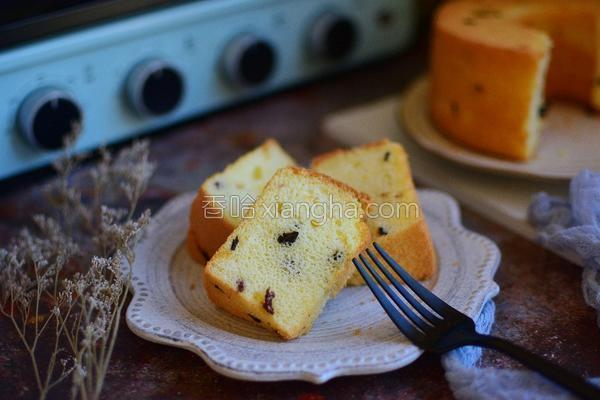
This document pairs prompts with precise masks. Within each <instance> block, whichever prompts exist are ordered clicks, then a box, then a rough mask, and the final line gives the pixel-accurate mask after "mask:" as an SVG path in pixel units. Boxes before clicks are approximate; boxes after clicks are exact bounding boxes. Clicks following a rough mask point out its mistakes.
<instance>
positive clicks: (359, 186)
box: [312, 140, 436, 285]
mask: <svg viewBox="0 0 600 400" xmlns="http://www.w3.org/2000/svg"><path fill="white" fill-rule="evenodd" d="M312 168H313V169H314V170H315V171H317V172H319V173H322V174H325V175H328V176H331V177H332V178H334V179H337V180H339V181H341V182H344V183H345V184H347V185H349V186H351V187H353V188H354V189H356V190H358V191H360V192H364V193H365V194H366V195H368V196H369V197H370V198H371V201H372V202H371V204H369V206H368V207H367V209H366V214H367V224H368V226H369V230H370V232H371V236H372V237H373V240H374V241H376V242H378V243H379V244H381V245H382V246H383V248H384V249H385V250H386V251H387V252H388V253H389V254H390V255H391V256H392V257H393V258H394V259H395V260H396V261H398V262H399V263H400V264H401V265H402V266H403V267H404V268H405V269H406V270H407V271H408V272H409V273H410V274H411V275H412V276H414V277H415V278H417V279H425V278H428V277H430V276H431V275H432V274H433V272H434V271H435V268H436V257H435V251H434V247H433V243H432V241H431V237H430V234H429V229H428V227H427V224H426V221H425V217H424V215H423V211H422V210H421V207H420V205H419V199H418V197H417V192H416V190H415V187H414V184H413V181H412V177H411V172H410V166H409V163H408V157H407V155H406V153H405V151H404V149H403V148H402V146H401V145H400V144H398V143H394V142H391V141H388V140H383V141H379V142H375V143H370V144H366V145H363V146H360V147H355V148H353V149H349V150H334V151H332V152H329V153H326V154H323V155H320V156H318V157H316V158H315V159H313V161H312ZM348 283H349V284H351V285H358V284H364V281H363V279H362V277H361V276H360V275H359V274H358V272H357V271H356V272H355V273H354V275H353V276H352V278H351V279H350V280H349V282H348Z"/></svg>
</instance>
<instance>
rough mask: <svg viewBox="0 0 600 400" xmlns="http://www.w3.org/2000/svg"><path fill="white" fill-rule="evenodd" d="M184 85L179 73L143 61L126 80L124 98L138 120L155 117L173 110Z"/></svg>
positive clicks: (161, 63) (163, 64) (158, 63)
mask: <svg viewBox="0 0 600 400" xmlns="http://www.w3.org/2000/svg"><path fill="white" fill-rule="evenodd" d="M183 92H184V82H183V77H182V75H181V73H180V72H179V70H178V69H177V68H175V67H174V66H173V65H170V64H169V63H167V62H166V61H163V60H159V59H155V60H147V61H144V62H142V63H140V64H138V65H137V66H135V67H134V68H133V70H132V71H131V72H130V73H129V77H128V79H127V97H128V98H129V103H130V104H131V106H132V107H133V109H134V110H135V111H136V112H137V113H138V114H139V115H141V116H147V117H152V116H159V115H164V114H168V113H170V112H171V111H173V110H175V109H176V108H177V106H178V105H179V103H180V102H181V99H182V98H183Z"/></svg>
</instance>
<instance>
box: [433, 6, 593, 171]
mask: <svg viewBox="0 0 600 400" xmlns="http://www.w3.org/2000/svg"><path fill="white" fill-rule="evenodd" d="M599 57H600V3H598V2H595V1H593V0H590V1H586V0H575V1H561V0H537V1H520V2H510V1H501V2H500V1H462V0H461V1H452V2H448V3H446V4H444V5H443V6H442V7H440V9H439V10H438V12H437V14H436V17H435V20H434V27H433V43H432V50H431V67H430V68H431V71H430V72H431V74H430V75H431V78H430V79H431V95H430V112H431V117H432V119H433V121H434V123H435V124H436V125H437V126H438V128H440V130H441V131H442V132H443V133H444V134H445V135H447V136H448V137H449V138H451V139H453V140H455V141H457V142H459V143H462V144H464V145H466V146H468V147H470V148H472V149H474V150H477V151H481V152H484V153H489V154H493V155H496V156H500V157H504V158H509V159H514V160H527V159H529V158H531V157H532V156H533V155H534V154H535V149H536V147H537V144H538V141H539V136H540V133H539V132H540V122H541V118H543V116H544V114H545V111H546V99H564V100H571V101H575V102H578V103H580V104H583V105H585V106H586V107H590V108H592V109H594V110H600V72H599V71H600V63H599V62H598V58H599Z"/></svg>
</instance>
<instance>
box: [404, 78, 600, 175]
mask: <svg viewBox="0 0 600 400" xmlns="http://www.w3.org/2000/svg"><path fill="white" fill-rule="evenodd" d="M428 97H429V82H428V80H427V78H420V79H418V80H417V81H415V83H413V85H412V86H411V87H410V88H409V89H408V90H407V92H406V95H405V96H404V99H403V100H402V110H401V114H402V118H401V119H402V121H401V122H400V123H401V124H403V125H404V126H405V127H406V131H407V132H408V133H409V134H410V136H411V137H412V138H413V139H414V140H415V141H416V142H417V143H418V144H419V145H420V146H421V147H423V148H424V149H426V150H428V151H430V152H432V153H434V154H437V155H439V156H442V157H444V158H446V159H448V160H451V161H454V162H457V163H460V164H463V165H467V166H470V167H474V168H478V169H482V170H486V171H490V172H495V173H500V174H505V175H517V176H524V177H528V178H536V179H570V178H572V177H574V176H575V175H577V174H578V173H579V172H580V171H581V170H582V169H585V168H587V169H592V170H598V169H600V157H598V148H600V118H599V117H598V116H597V115H590V113H589V112H586V111H585V110H584V109H583V107H577V106H574V105H569V104H562V103H552V105H551V106H550V109H549V111H548V115H546V117H545V118H544V125H543V126H542V132H541V136H540V144H539V147H538V149H537V153H536V154H535V156H534V157H533V158H532V159H531V160H529V161H527V162H518V161H510V160H503V159H501V158H496V157H493V156H489V155H486V154H482V153H478V152H475V151H473V150H469V149H468V148H466V147H464V146H461V145H460V144H457V143H455V142H453V141H451V140H450V139H448V138H447V137H446V136H444V135H443V134H442V133H441V132H440V131H439V130H438V129H437V128H436V127H435V125H434V124H433V121H431V118H430V117H429V103H428Z"/></svg>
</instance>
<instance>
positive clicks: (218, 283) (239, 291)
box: [204, 167, 370, 339]
mask: <svg viewBox="0 0 600 400" xmlns="http://www.w3.org/2000/svg"><path fill="white" fill-rule="evenodd" d="M360 196H361V195H360V193H358V192H356V191H355V190H353V189H351V188H349V187H347V186H345V185H344V184H342V183H340V182H337V181H334V180H333V179H331V178H329V177H326V176H324V175H321V174H318V173H315V172H312V171H309V170H306V169H302V168H297V167H288V168H283V169H280V170H279V171H278V172H277V173H276V174H275V175H274V176H273V178H272V179H271V180H270V181H269V183H268V184H267V185H266V187H265V189H264V191H263V192H262V194H261V195H260V196H259V198H258V200H257V202H256V204H255V207H254V215H252V216H247V218H244V220H243V222H242V223H241V224H240V225H239V226H238V227H237V228H236V229H235V230H234V231H233V232H232V233H231V234H230V235H229V237H228V238H227V240H226V241H225V243H224V244H223V245H222V246H221V247H220V248H219V250H218V251H217V252H216V254H215V255H214V256H213V257H212V258H211V259H210V261H209V262H208V264H207V265H206V268H205V269H204V284H205V288H206V291H207V293H208V295H209V297H210V299H211V300H212V301H213V302H214V303H215V304H217V305H218V306H220V307H222V308H223V309H225V310H227V311H229V312H230V313H232V314H234V315H237V316H239V317H241V318H244V319H247V320H249V321H253V322H255V323H258V324H260V325H262V326H264V327H266V328H268V329H271V330H273V331H275V332H276V333H277V334H279V335H280V336H281V337H283V338H285V339H293V338H296V337H298V336H299V335H301V334H303V333H305V332H307V331H308V330H309V329H310V327H311V326H312V324H313V322H314V320H315V319H316V318H317V316H318V315H319V313H320V311H321V309H322V307H323V305H324V304H325V302H326V301H327V299H329V298H331V297H332V296H335V295H336V294H337V293H338V291H339V290H341V288H343V287H344V285H345V284H346V281H347V280H348V278H349V277H350V275H351V274H352V272H353V268H352V265H351V263H349V260H351V259H352V258H353V257H355V256H356V255H357V254H358V253H359V252H360V251H362V250H363V249H364V248H365V247H366V246H367V245H368V243H369V241H370V234H369V230H368V227H367V225H366V223H365V222H364V221H363V210H362V204H361V201H360V199H359V198H360ZM338 204H339V205H340V206H339V207H338V206H337V205H338ZM311 206H312V209H311V208H310V207H311ZM317 209H318V211H316V212H315V210H317ZM323 209H324V210H330V211H326V212H322V210H323Z"/></svg>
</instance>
